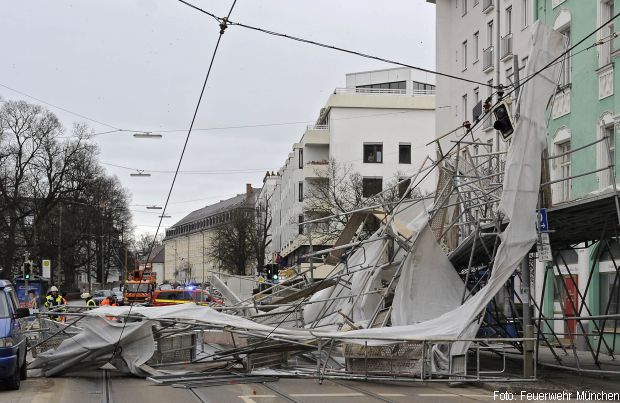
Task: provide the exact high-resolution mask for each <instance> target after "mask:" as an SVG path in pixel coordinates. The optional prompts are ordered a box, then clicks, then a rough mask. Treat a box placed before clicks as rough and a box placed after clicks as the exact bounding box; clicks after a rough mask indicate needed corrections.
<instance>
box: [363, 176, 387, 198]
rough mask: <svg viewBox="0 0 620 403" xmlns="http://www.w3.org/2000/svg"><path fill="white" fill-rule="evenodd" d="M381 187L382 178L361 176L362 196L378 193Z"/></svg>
mask: <svg viewBox="0 0 620 403" xmlns="http://www.w3.org/2000/svg"><path fill="white" fill-rule="evenodd" d="M382 189H383V178H381V177H378V178H375V177H365V178H362V196H364V197H370V196H374V195H376V194H377V193H380V192H381V190H382Z"/></svg>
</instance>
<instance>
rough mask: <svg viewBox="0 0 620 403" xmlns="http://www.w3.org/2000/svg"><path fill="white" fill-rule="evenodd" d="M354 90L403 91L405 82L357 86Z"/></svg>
mask: <svg viewBox="0 0 620 403" xmlns="http://www.w3.org/2000/svg"><path fill="white" fill-rule="evenodd" d="M355 88H370V89H381V90H405V89H406V88H407V82H406V81H393V82H389V83H379V84H368V85H358V86H356V87H355Z"/></svg>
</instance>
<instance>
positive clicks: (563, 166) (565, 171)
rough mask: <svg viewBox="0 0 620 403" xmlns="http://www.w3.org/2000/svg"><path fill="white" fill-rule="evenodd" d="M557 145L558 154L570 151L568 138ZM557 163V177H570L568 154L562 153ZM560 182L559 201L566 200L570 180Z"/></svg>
mask: <svg viewBox="0 0 620 403" xmlns="http://www.w3.org/2000/svg"><path fill="white" fill-rule="evenodd" d="M557 147H558V154H565V153H568V152H570V140H569V141H565V142H563V143H560V144H558V145H557ZM559 165H560V178H559V179H566V178H570V172H571V169H570V154H565V155H562V156H561V157H560V158H559ZM560 183H561V184H562V187H561V188H560V201H565V200H568V199H569V198H570V188H571V180H570V179H567V180H564V181H562V182H560Z"/></svg>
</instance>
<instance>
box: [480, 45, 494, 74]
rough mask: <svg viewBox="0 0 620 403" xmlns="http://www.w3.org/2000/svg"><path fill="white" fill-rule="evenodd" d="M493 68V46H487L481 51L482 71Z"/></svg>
mask: <svg viewBox="0 0 620 403" xmlns="http://www.w3.org/2000/svg"><path fill="white" fill-rule="evenodd" d="M492 68H493V46H489V47H488V48H486V49H485V50H483V51H482V71H489V70H491V69H492Z"/></svg>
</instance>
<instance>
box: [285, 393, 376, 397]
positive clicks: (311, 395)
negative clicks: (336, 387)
mask: <svg viewBox="0 0 620 403" xmlns="http://www.w3.org/2000/svg"><path fill="white" fill-rule="evenodd" d="M289 396H294V397H360V396H364V394H363V393H358V392H349V393H291V394H290V395H289Z"/></svg>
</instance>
